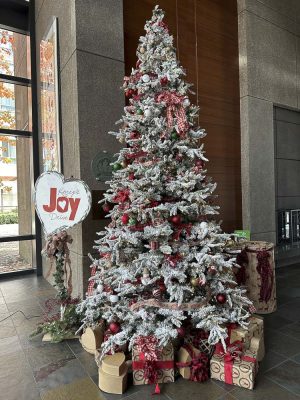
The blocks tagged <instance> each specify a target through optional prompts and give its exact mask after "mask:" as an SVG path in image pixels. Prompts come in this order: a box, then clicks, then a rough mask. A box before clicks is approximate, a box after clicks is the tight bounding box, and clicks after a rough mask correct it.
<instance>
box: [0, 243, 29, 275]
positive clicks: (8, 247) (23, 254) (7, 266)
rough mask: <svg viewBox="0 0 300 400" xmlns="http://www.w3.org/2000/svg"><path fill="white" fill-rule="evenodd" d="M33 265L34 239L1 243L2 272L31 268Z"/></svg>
mask: <svg viewBox="0 0 300 400" xmlns="http://www.w3.org/2000/svg"><path fill="white" fill-rule="evenodd" d="M33 265H34V263H33V241H32V240H22V241H20V242H19V241H16V242H6V243H5V242H4V243H0V274H3V273H7V272H15V271H20V270H25V269H31V268H32V266H33Z"/></svg>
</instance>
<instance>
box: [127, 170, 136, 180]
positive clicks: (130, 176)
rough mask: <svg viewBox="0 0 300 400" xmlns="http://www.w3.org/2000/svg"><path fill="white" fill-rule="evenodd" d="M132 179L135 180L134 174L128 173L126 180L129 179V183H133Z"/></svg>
mask: <svg viewBox="0 0 300 400" xmlns="http://www.w3.org/2000/svg"><path fill="white" fill-rule="evenodd" d="M134 178H135V176H134V173H133V172H130V174H129V175H128V179H129V180H130V181H134Z"/></svg>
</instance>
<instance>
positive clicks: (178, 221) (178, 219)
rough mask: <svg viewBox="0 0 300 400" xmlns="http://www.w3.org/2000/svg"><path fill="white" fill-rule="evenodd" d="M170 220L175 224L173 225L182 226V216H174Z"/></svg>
mask: <svg viewBox="0 0 300 400" xmlns="http://www.w3.org/2000/svg"><path fill="white" fill-rule="evenodd" d="M170 220H171V222H173V224H175V225H177V224H180V223H181V215H179V214H178V215H173V216H172V217H171V218H170Z"/></svg>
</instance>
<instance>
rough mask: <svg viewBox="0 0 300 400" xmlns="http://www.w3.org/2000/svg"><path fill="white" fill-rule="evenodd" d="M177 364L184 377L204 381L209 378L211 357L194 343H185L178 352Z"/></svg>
mask: <svg viewBox="0 0 300 400" xmlns="http://www.w3.org/2000/svg"><path fill="white" fill-rule="evenodd" d="M176 366H177V367H178V368H179V373H180V375H181V376H182V377H183V378H184V379H189V380H191V381H195V382H204V381H206V380H207V379H208V378H209V358H208V356H207V355H206V354H205V353H202V352H201V351H200V350H198V349H196V347H193V346H192V345H189V344H185V345H183V346H182V347H180V349H179V352H178V362H177V363H176Z"/></svg>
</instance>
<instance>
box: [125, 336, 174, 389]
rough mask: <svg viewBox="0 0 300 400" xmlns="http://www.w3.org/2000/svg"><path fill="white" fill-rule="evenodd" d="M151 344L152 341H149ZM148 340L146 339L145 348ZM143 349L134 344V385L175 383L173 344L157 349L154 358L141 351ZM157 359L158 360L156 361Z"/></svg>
mask: <svg viewBox="0 0 300 400" xmlns="http://www.w3.org/2000/svg"><path fill="white" fill-rule="evenodd" d="M148 341H149V343H150V340H148ZM146 345H147V339H146V337H145V346H146ZM140 349H141V347H140V346H139V345H138V344H134V345H133V348H132V370H133V384H134V385H145V384H153V383H167V382H174V349H173V345H172V343H169V344H168V345H167V346H165V347H163V348H159V347H157V348H156V350H154V353H156V357H155V354H153V357H147V353H146V350H145V353H144V352H141V351H140ZM154 358H156V359H154Z"/></svg>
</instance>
